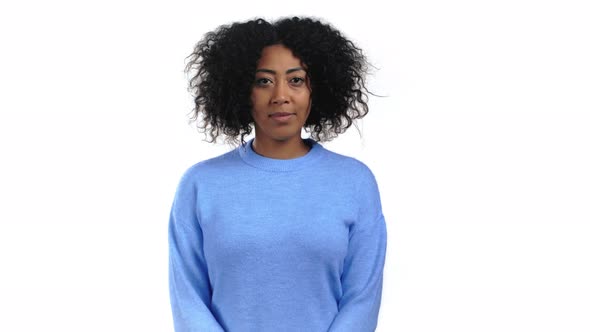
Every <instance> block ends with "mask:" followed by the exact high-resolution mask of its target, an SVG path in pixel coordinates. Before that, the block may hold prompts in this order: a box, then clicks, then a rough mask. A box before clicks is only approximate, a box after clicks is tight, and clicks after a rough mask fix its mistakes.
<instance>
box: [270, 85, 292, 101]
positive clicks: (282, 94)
mask: <svg viewBox="0 0 590 332" xmlns="http://www.w3.org/2000/svg"><path fill="white" fill-rule="evenodd" d="M272 103H273V104H277V105H282V104H286V103H289V90H288V87H287V84H286V83H285V82H283V81H282V80H279V82H278V83H277V84H276V85H275V88H274V90H273V94H272Z"/></svg>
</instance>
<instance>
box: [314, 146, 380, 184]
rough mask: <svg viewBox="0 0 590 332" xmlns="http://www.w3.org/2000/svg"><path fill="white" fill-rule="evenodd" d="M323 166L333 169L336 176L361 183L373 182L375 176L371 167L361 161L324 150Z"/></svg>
mask: <svg viewBox="0 0 590 332" xmlns="http://www.w3.org/2000/svg"><path fill="white" fill-rule="evenodd" d="M324 150H325V154H324V158H323V164H324V165H325V166H326V167H329V168H331V169H332V172H334V174H335V175H341V176H346V177H349V178H356V179H359V180H360V181H361V182H366V181H373V180H374V178H375V177H374V175H373V172H372V171H371V169H370V168H369V166H367V164H365V163H364V162H362V161H361V160H359V159H356V158H354V157H351V156H346V155H343V154H340V153H337V152H333V151H331V150H328V149H326V148H324Z"/></svg>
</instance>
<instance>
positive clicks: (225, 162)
mask: <svg viewBox="0 0 590 332" xmlns="http://www.w3.org/2000/svg"><path fill="white" fill-rule="evenodd" d="M239 166H242V165H241V162H240V159H239V156H238V154H237V151H236V150H232V151H229V152H226V153H224V154H222V155H219V156H217V157H213V158H209V159H205V160H202V161H199V162H197V163H195V164H193V165H191V166H190V167H188V168H187V169H186V170H185V171H184V172H183V173H182V175H181V178H180V184H181V185H183V184H184V185H187V184H196V183H197V182H200V181H202V180H203V179H208V178H209V179H210V178H213V177H216V176H219V175H220V174H227V173H228V169H230V168H235V167H239Z"/></svg>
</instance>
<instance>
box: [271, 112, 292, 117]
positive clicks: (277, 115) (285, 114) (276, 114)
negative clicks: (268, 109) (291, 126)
mask: <svg viewBox="0 0 590 332" xmlns="http://www.w3.org/2000/svg"><path fill="white" fill-rule="evenodd" d="M289 115H295V113H289V112H275V113H271V114H270V115H269V117H271V118H275V117H284V116H289Z"/></svg>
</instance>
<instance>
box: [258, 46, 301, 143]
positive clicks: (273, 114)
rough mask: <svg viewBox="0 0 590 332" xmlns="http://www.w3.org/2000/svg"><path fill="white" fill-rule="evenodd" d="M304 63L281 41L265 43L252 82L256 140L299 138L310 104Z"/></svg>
mask: <svg viewBox="0 0 590 332" xmlns="http://www.w3.org/2000/svg"><path fill="white" fill-rule="evenodd" d="M310 96H311V91H310V85H309V81H308V78H307V73H306V70H305V66H304V64H302V63H301V60H300V59H299V58H296V57H295V56H293V53H292V52H291V50H290V49H288V48H286V47H285V46H283V45H272V46H267V47H265V48H264V49H263V50H262V55H261V57H260V59H259V60H258V65H257V69H256V76H255V79H254V84H253V86H252V93H251V95H250V99H251V101H252V117H253V118H254V129H255V133H256V139H257V140H275V141H288V140H300V139H301V129H302V128H303V125H304V124H305V121H306V120H307V117H308V116H309V111H310V108H311V102H310Z"/></svg>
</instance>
